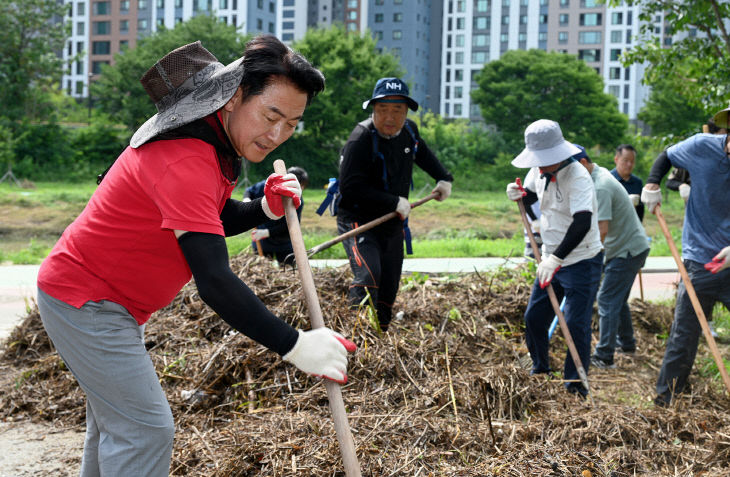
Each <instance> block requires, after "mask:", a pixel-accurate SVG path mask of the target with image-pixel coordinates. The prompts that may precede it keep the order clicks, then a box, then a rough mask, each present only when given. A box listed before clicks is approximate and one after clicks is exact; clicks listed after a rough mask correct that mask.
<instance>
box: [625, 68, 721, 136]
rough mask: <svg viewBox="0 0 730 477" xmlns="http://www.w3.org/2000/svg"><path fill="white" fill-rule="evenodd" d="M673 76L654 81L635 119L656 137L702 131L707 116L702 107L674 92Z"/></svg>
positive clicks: (708, 114) (708, 115)
mask: <svg viewBox="0 0 730 477" xmlns="http://www.w3.org/2000/svg"><path fill="white" fill-rule="evenodd" d="M674 84H675V83H674V79H673V78H671V79H670V78H664V79H662V80H660V81H657V82H656V83H654V85H653V86H652V88H651V93H650V94H649V99H648V100H647V101H646V103H645V104H644V107H642V108H641V111H639V115H638V118H639V119H640V120H641V121H644V122H645V123H646V124H647V125H649V127H650V128H651V133H652V134H653V135H657V136H687V135H689V134H692V133H697V132H700V131H701V130H702V124H703V123H705V122H706V121H707V119H708V118H709V117H710V113H707V112H706V111H705V110H704V108H701V107H699V106H695V105H694V104H693V103H692V102H691V101H689V100H688V99H687V98H685V97H684V96H682V95H681V94H680V93H679V92H677V90H676V88H675V86H674Z"/></svg>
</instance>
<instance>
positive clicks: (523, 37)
mask: <svg viewBox="0 0 730 477" xmlns="http://www.w3.org/2000/svg"><path fill="white" fill-rule="evenodd" d="M517 41H519V42H520V43H525V42H526V41H527V33H520V34H519V35H517Z"/></svg>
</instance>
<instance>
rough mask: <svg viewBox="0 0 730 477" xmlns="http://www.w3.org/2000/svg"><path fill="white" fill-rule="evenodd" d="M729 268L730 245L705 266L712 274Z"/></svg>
mask: <svg viewBox="0 0 730 477" xmlns="http://www.w3.org/2000/svg"><path fill="white" fill-rule="evenodd" d="M727 267H730V245H729V246H727V247H725V248H723V249H722V250H720V253H718V254H717V255H715V256H714V257H713V258H712V261H711V262H708V263H706V264H705V269H706V270H707V271H709V272H712V273H717V272H719V271H720V270H725V269H726V268H727Z"/></svg>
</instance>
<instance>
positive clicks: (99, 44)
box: [91, 41, 112, 55]
mask: <svg viewBox="0 0 730 477" xmlns="http://www.w3.org/2000/svg"><path fill="white" fill-rule="evenodd" d="M111 50H112V46H111V42H110V41H95V42H93V43H92V44H91V52H92V53H93V54H94V55H108V54H110V53H111Z"/></svg>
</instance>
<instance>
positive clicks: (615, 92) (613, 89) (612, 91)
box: [608, 85, 621, 98]
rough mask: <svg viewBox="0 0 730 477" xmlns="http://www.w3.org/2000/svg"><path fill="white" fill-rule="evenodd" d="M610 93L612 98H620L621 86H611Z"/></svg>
mask: <svg viewBox="0 0 730 477" xmlns="http://www.w3.org/2000/svg"><path fill="white" fill-rule="evenodd" d="M608 92H609V94H611V95H612V96H614V97H616V98H618V97H619V95H620V94H621V86H618V85H611V86H609V87H608Z"/></svg>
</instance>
